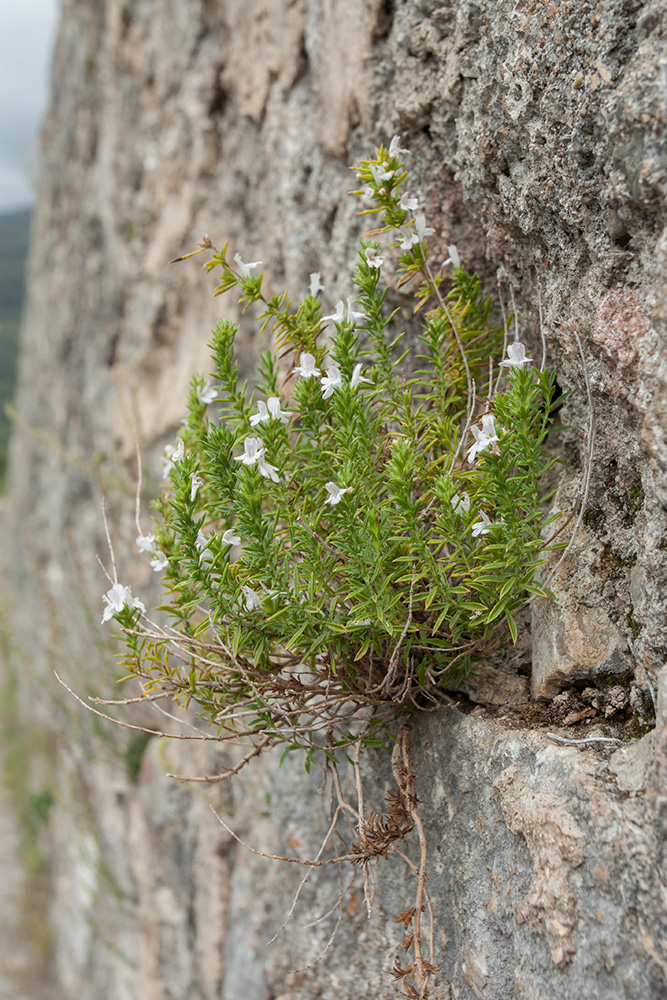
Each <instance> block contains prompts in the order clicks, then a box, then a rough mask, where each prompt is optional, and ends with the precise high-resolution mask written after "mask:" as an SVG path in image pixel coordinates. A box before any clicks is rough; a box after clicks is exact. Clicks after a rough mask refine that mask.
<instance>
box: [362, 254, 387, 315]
mask: <svg viewBox="0 0 667 1000" xmlns="http://www.w3.org/2000/svg"><path fill="white" fill-rule="evenodd" d="M364 257H365V258H366V260H367V261H368V263H369V264H370V266H371V267H381V266H382V264H384V257H379V256H378V251H377V250H376V249H375V248H374V247H366V249H365V250H364ZM362 315H363V313H362Z"/></svg>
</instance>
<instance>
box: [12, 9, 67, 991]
mask: <svg viewBox="0 0 667 1000" xmlns="http://www.w3.org/2000/svg"><path fill="white" fill-rule="evenodd" d="M57 16H58V0H20V2H17V0H3V2H2V3H1V4H0V522H2V521H3V519H4V513H5V511H4V493H5V488H6V472H7V447H8V441H9V433H10V427H11V422H10V418H9V414H8V412H7V410H8V407H9V405H10V404H11V402H12V399H13V395H14V386H15V379H16V365H17V359H18V339H19V328H20V320H21V310H22V307H23V298H24V291H25V264H26V257H27V253H28V246H29V239H30V218H31V209H32V205H33V201H34V198H35V182H36V176H37V172H38V170H39V152H38V148H39V144H38V134H39V128H40V124H41V121H42V117H43V115H44V112H45V110H46V105H47V101H48V96H49V77H50V68H51V57H52V51H53V44H54V37H55V31H56V22H57ZM0 527H3V525H2V524H1V523H0ZM3 617H4V616H3ZM5 631H6V630H5V628H4V622H3V623H2V625H0V884H1V885H2V893H1V894H0V956H1V957H0V998H1V1000H22V998H25V1000H37V998H39V997H41V996H44V995H46V994H45V993H44V989H45V984H44V978H45V977H44V973H45V964H44V963H45V962H46V955H47V953H48V946H46V945H45V944H44V940H43V939H42V940H41V941H40V940H39V939H40V937H41V930H40V929H39V928H40V924H41V927H42V928H43V923H41V922H40V921H37V922H35V920H34V913H35V910H36V909H38V908H39V907H40V906H41V905H42V904H43V901H44V899H43V895H42V890H43V889H45V886H46V883H45V877H44V876H45V872H44V859H43V856H42V853H41V852H40V851H39V849H38V848H37V838H38V831H39V828H40V827H41V826H42V825H43V823H44V822H45V821H46V816H47V814H48V811H49V808H50V804H51V792H50V791H49V790H48V789H46V788H44V787H40V788H39V789H33V790H29V788H28V784H29V782H28V780H27V772H28V765H27V761H26V760H25V755H24V753H23V747H22V746H21V741H20V740H18V739H17V725H16V719H15V709H16V692H15V688H14V686H13V683H12V680H11V676H10V675H9V674H8V673H6V671H5V664H4V660H5V657H4V656H3V655H2V653H3V652H6V649H5V645H6V642H7V636H6V634H5Z"/></svg>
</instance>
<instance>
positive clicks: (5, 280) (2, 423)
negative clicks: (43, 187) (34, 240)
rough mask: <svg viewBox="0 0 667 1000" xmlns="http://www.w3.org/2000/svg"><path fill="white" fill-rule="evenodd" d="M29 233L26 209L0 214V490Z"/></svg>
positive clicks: (2, 480)
mask: <svg viewBox="0 0 667 1000" xmlns="http://www.w3.org/2000/svg"><path fill="white" fill-rule="evenodd" d="M29 235H30V209H28V208H25V209H21V211H18V212H8V213H6V214H4V215H0V490H2V488H3V485H4V478H5V466H6V462H7V445H8V441H9V430H10V423H9V418H8V417H7V415H6V413H5V406H6V404H7V403H9V402H10V401H11V399H12V396H13V394H14V381H15V378H16V361H17V358H18V344H19V324H20V320H21V308H22V305H23V293H24V284H25V283H24V267H25V260H26V255H27V253H28V239H29Z"/></svg>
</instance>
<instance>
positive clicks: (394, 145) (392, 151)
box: [389, 135, 410, 156]
mask: <svg viewBox="0 0 667 1000" xmlns="http://www.w3.org/2000/svg"><path fill="white" fill-rule="evenodd" d="M400 141H401V137H400V135H395V136H394V138H393V139H392V140H391V142H390V143H389V155H390V156H398V154H399V153H409V152H410V150H409V149H401V147H400V146H399V145H398V144H399V142H400Z"/></svg>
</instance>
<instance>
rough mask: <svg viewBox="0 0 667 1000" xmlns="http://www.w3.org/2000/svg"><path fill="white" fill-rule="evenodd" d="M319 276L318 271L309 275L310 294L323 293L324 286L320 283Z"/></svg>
mask: <svg viewBox="0 0 667 1000" xmlns="http://www.w3.org/2000/svg"><path fill="white" fill-rule="evenodd" d="M321 277H322V276H321V274H320V272H319V271H313V272H312V273H311V274H310V275H309V278H310V294H311V295H317V293H318V292H323V291H324V285H323V284H322V282H321V280H320V279H321Z"/></svg>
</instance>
